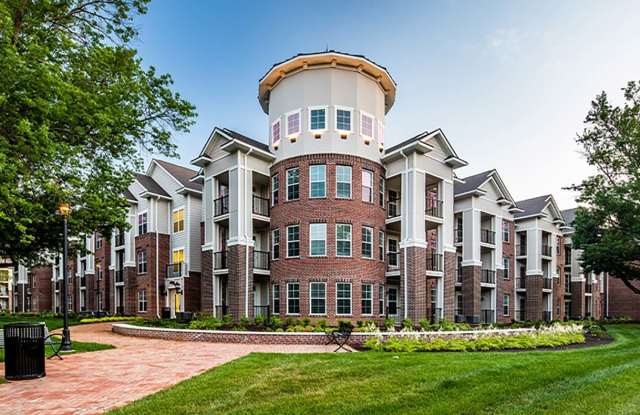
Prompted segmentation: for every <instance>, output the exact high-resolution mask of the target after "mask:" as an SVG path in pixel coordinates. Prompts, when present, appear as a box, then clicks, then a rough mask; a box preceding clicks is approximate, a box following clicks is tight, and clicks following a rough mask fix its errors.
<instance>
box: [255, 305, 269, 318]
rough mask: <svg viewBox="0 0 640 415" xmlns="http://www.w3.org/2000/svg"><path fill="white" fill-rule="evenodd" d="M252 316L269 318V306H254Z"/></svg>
mask: <svg viewBox="0 0 640 415" xmlns="http://www.w3.org/2000/svg"><path fill="white" fill-rule="evenodd" d="M253 316H254V317H257V316H262V317H266V318H269V317H270V316H271V312H270V306H268V305H254V306H253Z"/></svg>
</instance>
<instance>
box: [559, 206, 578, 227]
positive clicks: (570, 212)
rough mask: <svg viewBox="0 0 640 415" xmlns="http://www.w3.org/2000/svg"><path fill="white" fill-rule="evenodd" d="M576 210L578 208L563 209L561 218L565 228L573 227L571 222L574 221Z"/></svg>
mask: <svg viewBox="0 0 640 415" xmlns="http://www.w3.org/2000/svg"><path fill="white" fill-rule="evenodd" d="M576 210H578V208H573V209H565V210H563V211H562V212H560V213H562V217H563V218H564V221H565V222H566V223H567V226H573V221H574V220H575V219H576Z"/></svg>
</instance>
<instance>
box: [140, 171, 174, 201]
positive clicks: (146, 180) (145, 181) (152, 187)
mask: <svg viewBox="0 0 640 415" xmlns="http://www.w3.org/2000/svg"><path fill="white" fill-rule="evenodd" d="M136 180H137V181H138V183H140V185H141V186H142V187H144V188H145V189H146V190H147V191H148V192H150V193H153V194H156V195H160V196H165V197H170V196H169V194H168V193H167V192H165V191H164V189H163V188H162V187H161V186H160V185H159V184H158V182H156V181H155V180H153V178H151V176H147V175H146V174H142V173H136Z"/></svg>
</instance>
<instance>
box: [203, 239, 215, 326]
mask: <svg viewBox="0 0 640 415" xmlns="http://www.w3.org/2000/svg"><path fill="white" fill-rule="evenodd" d="M200 264H201V265H200V266H201V269H202V275H201V277H200V311H201V312H202V313H204V314H209V315H212V314H213V312H214V310H213V251H202V259H201V261H200Z"/></svg>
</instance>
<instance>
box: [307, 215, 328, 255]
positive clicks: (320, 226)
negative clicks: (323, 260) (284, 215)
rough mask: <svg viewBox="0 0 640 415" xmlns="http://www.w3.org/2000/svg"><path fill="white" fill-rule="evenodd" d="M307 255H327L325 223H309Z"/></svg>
mask: <svg viewBox="0 0 640 415" xmlns="http://www.w3.org/2000/svg"><path fill="white" fill-rule="evenodd" d="M309 240H310V242H309V256H325V255H327V224H326V223H312V224H310V225H309Z"/></svg>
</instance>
